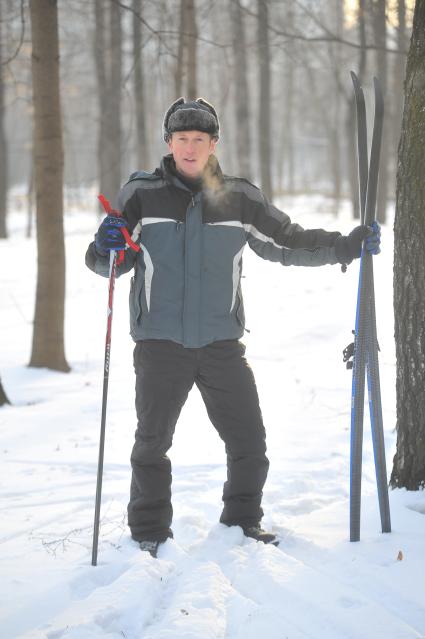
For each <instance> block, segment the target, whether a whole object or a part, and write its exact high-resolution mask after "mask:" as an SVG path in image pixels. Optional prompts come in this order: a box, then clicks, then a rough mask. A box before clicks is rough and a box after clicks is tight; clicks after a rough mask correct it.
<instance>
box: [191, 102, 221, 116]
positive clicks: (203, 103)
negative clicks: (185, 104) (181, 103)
mask: <svg viewBox="0 0 425 639" xmlns="http://www.w3.org/2000/svg"><path fill="white" fill-rule="evenodd" d="M196 102H198V103H199V104H202V106H204V107H207V109H208V110H209V111H211V113H212V114H213V116H214V117H215V118H216V120H218V116H217V113H216V110H215V109H214V107H213V105H212V104H210V103H209V102H207V101H206V100H204V98H196Z"/></svg>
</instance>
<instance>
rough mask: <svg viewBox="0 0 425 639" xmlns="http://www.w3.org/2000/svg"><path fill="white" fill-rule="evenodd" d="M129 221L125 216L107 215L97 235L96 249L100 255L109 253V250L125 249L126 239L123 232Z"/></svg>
mask: <svg viewBox="0 0 425 639" xmlns="http://www.w3.org/2000/svg"><path fill="white" fill-rule="evenodd" d="M125 226H127V222H126V221H125V219H124V218H123V217H115V216H113V215H107V216H106V217H105V219H104V220H103V222H102V224H101V225H100V226H99V230H98V231H97V233H96V236H95V246H96V251H97V253H99V255H107V254H108V251H120V250H123V249H125V245H126V241H125V238H124V235H123V234H122V232H121V229H122V228H123V227H125Z"/></svg>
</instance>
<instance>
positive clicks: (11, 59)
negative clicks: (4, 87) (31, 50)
mask: <svg viewBox="0 0 425 639" xmlns="http://www.w3.org/2000/svg"><path fill="white" fill-rule="evenodd" d="M20 15H21V34H20V37H19V42H18V46H17V47H16V51H15V53H13V55H11V56H10V58H7V60H2V61H0V64H1V65H2V66H5V65H6V64H10V63H11V62H12V61H13V60H14V59H15V58H17V57H18V55H19V52H20V50H21V48H22V45H23V44H24V38H25V12H24V0H21V6H20Z"/></svg>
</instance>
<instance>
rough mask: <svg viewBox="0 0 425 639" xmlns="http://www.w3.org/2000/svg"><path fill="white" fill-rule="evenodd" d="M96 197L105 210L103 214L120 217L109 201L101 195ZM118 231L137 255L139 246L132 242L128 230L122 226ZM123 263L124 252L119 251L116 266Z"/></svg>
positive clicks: (120, 214)
mask: <svg viewBox="0 0 425 639" xmlns="http://www.w3.org/2000/svg"><path fill="white" fill-rule="evenodd" d="M97 197H98V199H99V201H100V203H101V204H102V206H103V208H104V209H105V213H107V214H108V215H112V216H114V217H122V213H120V211H117V209H113V208H112V206H111V204H110V202H109V200H108V199H107V198H106V197H105V196H104V195H102V193H101V194H100V195H98V196H97ZM120 231H121V233H122V234H123V236H124V239H125V241H126V243H127V246H129V247H130V248H132V249H133V251H136V253H138V252H139V251H140V246H139V245H138V244H136V242H134V241H133V240H132V238H131V235H130V233H129V231H128V229H127V228H126V227H125V226H123V227H121V228H120ZM123 261H124V251H122V250H121V251H118V258H117V265H119V264H121V263H122V262H123Z"/></svg>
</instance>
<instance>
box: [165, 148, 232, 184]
mask: <svg viewBox="0 0 425 639" xmlns="http://www.w3.org/2000/svg"><path fill="white" fill-rule="evenodd" d="M155 173H160V174H161V175H162V177H163V178H164V179H165V180H166V181H167V182H169V183H170V184H174V185H175V186H178V187H179V188H183V189H185V190H190V189H189V188H188V187H187V186H186V185H185V184H183V182H182V181H181V180H180V179H179V177H178V175H177V173H176V164H175V162H174V158H173V156H172V154H171V153H170V154H168V155H164V157H163V158H162V160H161V164H160V167H159V168H158V169H157V170H156V171H155ZM202 181H203V187H202V190H203V191H210V192H213V193H214V192H217V191H222V189H223V185H224V177H223V173H222V170H221V168H220V165H219V163H218V160H217V158H216V157H215V155H210V157H209V159H208V162H207V165H206V167H205V169H204V172H203V174H202Z"/></svg>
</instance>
